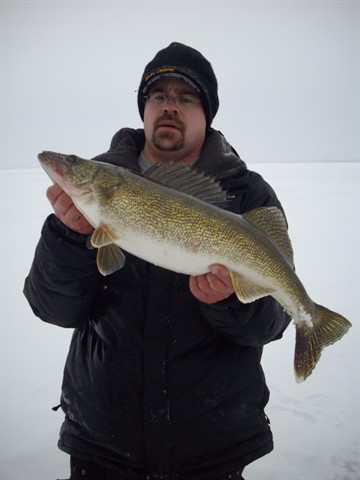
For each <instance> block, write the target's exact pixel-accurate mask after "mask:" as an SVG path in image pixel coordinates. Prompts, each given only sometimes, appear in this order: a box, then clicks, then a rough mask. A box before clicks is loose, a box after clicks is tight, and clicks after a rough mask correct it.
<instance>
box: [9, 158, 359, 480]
mask: <svg viewBox="0 0 360 480" xmlns="http://www.w3.org/2000/svg"><path fill="white" fill-rule="evenodd" d="M250 168H252V169H253V170H256V171H258V172H259V173H261V174H262V175H263V176H264V178H265V179H266V180H267V181H268V182H269V183H270V184H271V185H272V186H273V187H274V189H275V191H276V192H277V194H278V196H279V198H280V199H281V201H282V203H283V206H284V208H285V211H286V214H287V218H288V221H289V225H290V236H291V238H292V242H293V247H294V252H295V262H296V268H297V273H298V275H299V277H300V279H301V280H302V282H303V284H304V285H305V287H306V289H307V291H308V293H309V294H310V296H311V297H312V299H313V300H314V301H316V302H317V303H320V304H322V305H325V306H327V307H328V308H331V309H332V310H335V311H338V312H339V313H341V314H342V315H344V316H345V317H347V318H348V319H349V320H350V321H351V322H352V324H353V327H352V328H351V329H350V331H349V333H347V334H346V335H345V336H344V337H343V339H342V340H341V341H340V342H337V343H336V344H335V345H332V346H330V347H328V348H327V349H325V351H324V352H323V354H322V357H321V359H320V362H319V364H318V366H317V367H316V369H315V370H314V372H313V373H312V375H311V376H310V377H309V378H308V379H307V380H306V381H305V382H303V383H301V384H297V383H296V381H295V378H294V373H293V368H292V360H293V353H294V338H295V329H294V327H293V326H292V325H290V326H289V328H288V330H287V331H286V333H285V335H284V338H283V339H282V340H281V341H278V342H274V343H272V344H270V345H268V346H267V347H266V348H265V352H264V357H263V366H264V370H265V373H266V376H267V381H268V385H269V388H270V391H271V397H270V402H269V404H268V407H267V414H268V416H269V417H270V420H271V425H272V430H273V434H274V440H275V450H274V452H272V453H271V454H269V455H267V456H265V457H263V458H262V459H260V460H258V461H257V462H254V463H253V464H251V465H249V466H248V467H247V468H246V470H245V473H244V475H245V478H246V480H305V479H306V480H359V478H360V471H359V430H360V429H359V376H360V372H359V327H358V323H359V322H358V320H359V291H360V288H359V165H358V164H355V163H311V164H310V163H308V164H306V163H304V164H275V163H274V164H255V165H250ZM1 179H2V184H1V299H0V301H1V475H0V477H1V479H2V480H23V479H24V480H25V479H26V480H32V479H33V480H35V479H36V480H42V479H44V480H45V479H46V480H55V479H56V478H68V476H69V471H68V470H69V469H68V460H69V459H68V456H67V455H66V454H64V453H62V452H60V451H59V450H58V449H57V446H56V442H57V438H58V431H59V428H60V425H61V423H62V419H63V413H62V411H61V410H58V411H57V412H54V411H52V407H53V406H55V405H57V404H58V403H59V396H60V387H61V380H62V370H63V366H64V362H65V357H66V354H67V350H68V345H69V341H70V337H71V334H72V331H71V330H64V329H60V328H57V327H54V326H51V325H47V324H45V323H43V322H41V321H40V320H39V319H37V318H36V317H35V316H34V315H33V313H32V311H31V309H30V307H29V305H28V304H27V302H26V300H25V298H24V296H23V294H22V289H23V283H24V279H25V277H26V275H27V273H28V271H29V269H30V265H31V262H32V258H33V255H34V249H35V247H36V244H37V241H38V238H39V234H40V230H41V226H42V223H43V220H44V218H45V216H46V215H47V214H48V213H50V212H51V207H50V205H49V204H48V202H47V200H46V197H45V191H46V188H47V186H48V185H49V180H48V177H47V176H46V174H45V173H44V172H43V171H42V170H41V169H40V168H39V169H29V170H2V171H1Z"/></svg>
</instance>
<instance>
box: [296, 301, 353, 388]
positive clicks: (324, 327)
mask: <svg viewBox="0 0 360 480" xmlns="http://www.w3.org/2000/svg"><path fill="white" fill-rule="evenodd" d="M315 307H316V313H315V315H314V318H313V319H312V323H313V325H309V324H307V323H306V322H301V323H296V325H295V326H296V343H295V358H294V369H295V377H296V381H297V382H298V383H300V382H303V381H304V380H305V379H306V378H307V377H308V376H309V375H310V374H311V372H312V371H313V370H314V368H315V367H316V364H317V362H318V361H319V358H320V355H321V352H322V350H323V348H325V347H327V346H328V345H332V344H333V343H335V342H337V341H338V340H340V339H341V337H342V336H343V335H345V333H346V332H347V331H348V330H349V328H350V327H351V323H350V322H349V321H348V320H347V319H346V318H345V317H343V316H342V315H340V314H339V313H336V312H332V311H331V310H329V309H328V308H325V307H322V306H321V305H317V304H315Z"/></svg>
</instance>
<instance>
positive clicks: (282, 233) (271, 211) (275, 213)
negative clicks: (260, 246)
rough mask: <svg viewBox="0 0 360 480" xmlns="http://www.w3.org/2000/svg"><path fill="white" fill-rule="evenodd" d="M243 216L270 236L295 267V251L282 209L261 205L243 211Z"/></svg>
mask: <svg viewBox="0 0 360 480" xmlns="http://www.w3.org/2000/svg"><path fill="white" fill-rule="evenodd" d="M242 216H243V217H244V218H245V219H246V220H247V221H248V222H250V223H251V224H252V225H254V226H255V227H257V228H258V229H260V230H262V231H263V232H264V233H265V234H266V235H267V236H268V237H270V238H271V240H272V241H273V242H274V243H275V245H276V246H277V247H278V249H279V250H280V251H281V252H282V254H283V255H284V257H285V258H286V259H287V261H288V262H289V263H290V265H291V266H292V267H293V268H294V252H293V248H292V245H291V241H290V238H289V235H288V231H287V224H286V220H285V217H284V214H283V213H282V211H281V210H280V209H279V208H277V207H260V208H256V209H255V210H251V211H249V212H246V213H243V214H242Z"/></svg>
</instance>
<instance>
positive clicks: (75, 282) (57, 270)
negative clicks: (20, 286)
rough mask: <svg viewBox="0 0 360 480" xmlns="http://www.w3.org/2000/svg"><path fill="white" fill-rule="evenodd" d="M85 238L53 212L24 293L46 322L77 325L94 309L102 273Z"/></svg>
mask: <svg viewBox="0 0 360 480" xmlns="http://www.w3.org/2000/svg"><path fill="white" fill-rule="evenodd" d="M86 238H87V237H86V236H85V235H81V234H78V233H76V232H73V231H71V230H70V229H68V228H67V227H66V226H65V225H64V224H63V223H62V222H60V220H58V219H57V217H56V216H55V215H54V214H52V215H50V216H49V217H48V218H47V219H46V221H45V223H44V226H43V229H42V232H41V238H40V240H39V243H38V245H37V247H36V251H35V257H34V260H33V264H32V266H31V270H30V273H29V275H28V277H27V278H26V280H25V286H24V294H25V297H26V298H27V300H28V302H29V304H30V306H31V308H32V310H33V312H34V314H35V315H36V316H38V317H40V318H41V319H42V320H44V321H45V322H48V323H52V324H55V325H58V326H61V327H68V328H75V327H78V326H80V325H81V324H82V323H84V322H86V321H87V319H88V317H89V314H90V312H91V311H92V309H93V306H94V299H96V292H97V290H98V289H99V285H100V275H99V273H98V270H97V267H96V262H95V258H96V251H95V250H89V249H88V248H87V247H86Z"/></svg>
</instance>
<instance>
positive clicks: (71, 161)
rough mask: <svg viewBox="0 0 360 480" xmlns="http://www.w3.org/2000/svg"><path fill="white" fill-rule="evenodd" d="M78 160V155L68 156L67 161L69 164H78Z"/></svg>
mask: <svg viewBox="0 0 360 480" xmlns="http://www.w3.org/2000/svg"><path fill="white" fill-rule="evenodd" d="M77 159H78V157H77V156H76V155H68V156H67V161H68V162H69V163H76V162H77Z"/></svg>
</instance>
